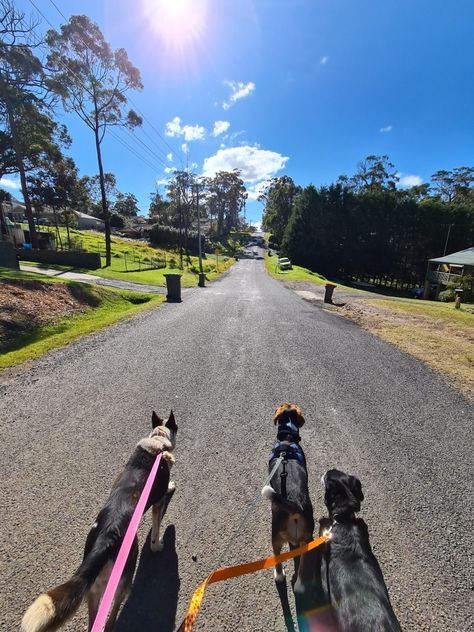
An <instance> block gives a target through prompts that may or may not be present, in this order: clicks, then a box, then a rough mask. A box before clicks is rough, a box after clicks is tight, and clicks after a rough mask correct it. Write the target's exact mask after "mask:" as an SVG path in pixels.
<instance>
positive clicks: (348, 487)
mask: <svg viewBox="0 0 474 632" xmlns="http://www.w3.org/2000/svg"><path fill="white" fill-rule="evenodd" d="M342 484H343V486H344V488H345V491H346V500H345V504H346V506H347V508H348V509H349V510H352V511H354V512H356V513H357V512H358V511H360V503H361V502H362V501H363V500H364V494H363V493H362V485H361V482H360V481H359V479H358V478H356V477H355V476H351V475H348V476H347V479H346V480H344V481H343V482H342Z"/></svg>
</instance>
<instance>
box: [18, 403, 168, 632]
mask: <svg viewBox="0 0 474 632" xmlns="http://www.w3.org/2000/svg"><path fill="white" fill-rule="evenodd" d="M152 428H153V430H152V432H151V433H150V435H149V436H148V437H146V438H145V439H142V440H141V441H140V442H139V443H138V445H137V447H136V449H135V451H134V452H133V454H132V456H131V457H130V459H129V461H128V463H127V465H126V466H125V469H124V471H123V472H122V473H121V474H120V476H119V477H118V478H117V480H116V481H115V484H114V486H113V487H112V491H111V493H110V496H109V498H108V499H107V501H106V503H105V505H104V507H103V509H102V510H101V511H100V513H99V515H98V516H97V518H96V521H95V523H94V524H93V526H92V528H91V530H90V531H89V534H88V536H87V539H86V544H85V547H84V558H83V560H82V564H81V565H80V566H79V568H78V569H77V570H76V572H75V573H74V574H73V576H72V577H71V579H69V580H68V581H67V582H66V583H65V584H61V585H60V586H56V587H55V588H52V589H51V590H49V591H48V592H46V593H43V594H42V595H40V596H39V597H38V598H37V599H36V601H34V602H33V603H32V605H31V606H30V607H29V608H28V610H27V611H26V613H25V615H24V617H23V621H22V630H23V631H24V632H46V631H47V630H58V629H59V628H60V627H61V626H62V625H63V624H64V623H65V622H66V621H67V619H69V618H70V617H71V616H72V615H73V614H74V613H75V612H76V610H77V608H78V607H79V605H80V604H81V602H82V601H83V599H87V603H88V608H89V627H88V629H89V631H90V630H91V628H92V625H93V623H94V621H95V618H96V615H97V610H98V608H99V603H100V600H101V598H102V595H103V593H104V590H105V587H106V585H107V581H108V579H109V576H110V573H111V571H112V567H113V565H114V562H115V558H116V557H117V554H118V552H119V549H120V545H121V543H122V540H123V537H124V535H125V531H126V530H127V527H128V525H129V522H130V519H131V517H132V514H133V512H134V510H135V506H136V504H137V502H138V498H139V496H140V493H141V491H142V489H143V487H144V485H145V482H146V479H147V478H148V475H149V473H150V470H151V468H152V466H153V463H154V461H155V458H156V454H157V453H158V452H161V453H162V455H163V456H162V459H161V462H160V465H159V468H158V472H157V475H156V478H155V482H154V483H153V487H152V490H151V493H150V497H149V499H148V502H147V505H146V508H145V511H146V510H147V509H149V508H150V507H152V514H153V518H152V529H151V550H152V551H161V550H162V549H163V542H162V541H161V540H160V524H161V520H162V518H163V516H164V515H165V512H166V509H167V507H168V504H169V502H170V500H171V497H172V496H173V494H174V491H175V488H176V486H175V484H174V482H173V481H170V468H171V466H172V464H173V463H174V457H173V455H172V451H173V449H174V447H175V442H176V433H177V431H178V426H177V425H176V421H175V419H174V415H173V411H171V414H170V416H169V418H168V420H167V421H166V422H165V421H164V420H163V419H160V418H159V417H158V415H157V414H156V413H155V412H153V414H152ZM137 557H138V539H137V537H136V536H135V541H134V543H133V547H132V550H131V551H130V554H129V556H128V560H127V563H126V565H125V569H124V572H123V574H122V578H121V580H120V583H119V586H118V589H117V593H116V595H115V598H114V602H113V604H112V608H111V611H110V615H109V618H108V621H107V625H106V626H105V629H104V632H111V631H112V630H113V628H114V625H115V620H116V618H117V614H118V611H119V609H120V605H121V604H122V602H123V601H124V599H125V598H126V596H127V594H128V592H129V590H130V587H131V584H132V579H133V574H134V571H135V565H136V561H137Z"/></svg>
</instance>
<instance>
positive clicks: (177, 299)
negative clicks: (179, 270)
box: [163, 274, 181, 303]
mask: <svg viewBox="0 0 474 632" xmlns="http://www.w3.org/2000/svg"><path fill="white" fill-rule="evenodd" d="M163 276H164V277H165V279H166V289H167V292H168V293H167V294H166V300H167V301H168V303H181V275H180V274H164V275H163Z"/></svg>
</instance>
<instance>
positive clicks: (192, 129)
mask: <svg viewBox="0 0 474 632" xmlns="http://www.w3.org/2000/svg"><path fill="white" fill-rule="evenodd" d="M165 134H166V136H172V137H175V136H184V140H185V141H191V140H204V138H205V136H206V130H205V128H204V127H203V126H202V125H181V119H180V118H179V116H175V117H174V119H173V120H172V121H168V123H166V127H165Z"/></svg>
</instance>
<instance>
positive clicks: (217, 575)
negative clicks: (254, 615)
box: [178, 534, 330, 632]
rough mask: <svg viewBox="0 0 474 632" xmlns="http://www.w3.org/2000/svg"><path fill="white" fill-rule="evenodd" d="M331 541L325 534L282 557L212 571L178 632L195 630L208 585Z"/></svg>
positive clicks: (194, 598)
mask: <svg viewBox="0 0 474 632" xmlns="http://www.w3.org/2000/svg"><path fill="white" fill-rule="evenodd" d="M329 539H330V535H329V534H327V535H326V534H323V535H321V536H320V537H319V538H316V540H313V541H312V542H308V544H303V545H302V546H299V547H298V548H297V549H293V550H292V551H288V552H287V553H281V554H280V555H271V556H270V557H266V558H265V559H263V560H257V561H255V562H248V563H247V564H239V565H237V566H226V567H224V568H218V569H217V570H215V571H212V573H210V574H209V575H208V576H207V577H206V579H205V580H204V581H203V582H202V583H201V584H199V586H198V587H197V588H196V590H195V591H194V594H193V596H192V599H191V603H190V604H189V608H188V612H187V614H186V618H185V619H184V621H183V623H182V624H181V626H180V627H179V630H178V632H191V630H192V629H193V625H194V622H195V621H196V619H197V616H198V614H199V608H200V607H201V602H202V600H203V598H204V592H205V590H206V587H207V586H208V584H215V583H216V582H222V581H224V580H225V579H231V578H232V577H239V576H240V575H248V574H249V573H255V571H261V570H263V569H265V568H272V566H276V565H277V564H280V563H281V562H286V561H287V560H291V559H292V558H294V557H298V556H299V555H302V554H303V553H308V551H312V550H313V549H316V548H317V547H318V546H321V544H324V542H327V540H329Z"/></svg>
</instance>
